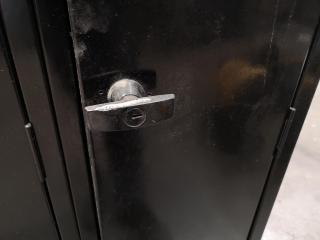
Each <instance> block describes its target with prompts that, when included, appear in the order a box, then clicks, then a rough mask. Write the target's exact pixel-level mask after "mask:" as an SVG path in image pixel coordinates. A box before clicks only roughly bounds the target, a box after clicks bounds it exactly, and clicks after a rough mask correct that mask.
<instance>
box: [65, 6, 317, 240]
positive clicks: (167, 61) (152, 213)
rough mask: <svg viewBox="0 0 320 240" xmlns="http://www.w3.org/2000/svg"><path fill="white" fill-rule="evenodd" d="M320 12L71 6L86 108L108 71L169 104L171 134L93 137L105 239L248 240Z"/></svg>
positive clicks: (165, 129) (156, 130)
mask: <svg viewBox="0 0 320 240" xmlns="http://www.w3.org/2000/svg"><path fill="white" fill-rule="evenodd" d="M319 8H320V6H319V2H318V1H316V0H309V1H302V0H298V1H289V0H285V1H280V0H275V1H269V0H265V1H251V0H247V1H240V2H239V1H206V0H202V1H179V0H176V1H166V2H164V1H159V0H152V1H142V0H136V1H85V0H73V1H69V14H70V19H71V26H72V35H73V39H74V46H75V55H76V61H77V67H78V73H79V76H78V77H79V80H80V86H81V89H80V90H81V94H82V100H83V103H84V105H88V102H89V101H90V94H89V90H88V89H87V88H86V87H83V86H89V85H90V81H93V82H95V79H96V78H103V77H104V76H108V74H109V73H110V72H113V71H120V72H121V71H124V72H127V71H139V70H145V69H148V70H151V71H155V72H156V75H157V80H156V87H155V89H154V90H153V92H152V94H157V93H166V92H170V93H175V94H176V111H175V116H174V118H173V119H172V120H169V121H167V122H166V123H161V124H159V125H158V126H156V127H152V128H147V129H143V130H135V131H124V132H119V133H102V132H99V131H91V132H90V133H89V135H90V136H89V138H90V139H91V140H92V142H91V144H92V146H89V147H90V148H91V150H92V152H91V153H92V154H91V157H92V161H91V164H92V168H93V171H94V172H93V176H94V177H95V179H94V181H95V187H96V189H95V190H96V192H95V194H96V201H97V207H98V214H99V220H100V229H101V235H102V238H103V239H108V238H109V239H110V238H111V239H116V240H118V239H127V238H130V239H172V240H180V239H184V240H189V239H190V240H193V239H226V240H234V239H247V237H248V234H249V230H250V227H251V224H252V222H253V220H254V216H255V212H256V209H257V206H258V203H259V201H260V196H261V193H262V189H263V187H264V184H265V181H266V178H267V175H268V172H269V167H270V165H271V162H272V160H273V154H274V148H275V146H276V144H277V139H278V137H279V135H280V132H281V128H282V125H283V122H284V120H285V117H286V114H287V111H288V109H289V106H290V103H291V100H292V98H293V94H294V91H295V89H296V87H297V84H298V80H299V76H300V71H301V69H302V67H303V64H304V59H305V57H306V55H307V51H308V49H309V46H310V43H311V39H312V36H313V34H314V29H315V26H316V24H317V21H318V16H319ZM306 13H308V14H306ZM137 80H139V79H137ZM106 81H108V78H106ZM91 90H92V89H91ZM100 90H101V89H97V92H98V91H100Z"/></svg>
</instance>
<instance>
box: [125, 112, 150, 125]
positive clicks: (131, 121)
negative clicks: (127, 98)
mask: <svg viewBox="0 0 320 240" xmlns="http://www.w3.org/2000/svg"><path fill="white" fill-rule="evenodd" d="M123 120H124V123H125V124H126V125H127V126H128V127H132V128H134V127H140V126H141V125H143V124H144V122H145V121H146V113H145V111H144V110H142V109H140V108H131V109H128V110H127V111H125V114H124V118H123Z"/></svg>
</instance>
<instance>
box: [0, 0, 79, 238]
mask: <svg viewBox="0 0 320 240" xmlns="http://www.w3.org/2000/svg"><path fill="white" fill-rule="evenodd" d="M31 3H32V2H31V1H29V0H21V1H20V0H17V1H16V0H1V1H0V13H1V18H2V19H1V21H2V22H3V28H4V31H5V35H6V41H7V44H8V47H7V50H8V53H9V55H10V59H11V63H12V68H13V71H14V74H15V75H16V77H17V81H18V82H19V86H20V89H21V95H22V98H23V101H24V103H25V107H26V112H27V114H28V117H29V119H30V122H31V124H32V126H33V131H34V135H35V138H36V139H37V144H38V149H39V154H40V155H41V160H42V164H43V168H44V172H45V177H44V179H43V180H44V184H45V186H46V189H47V193H48V196H49V198H50V200H49V202H50V205H51V207H52V210H53V214H54V219H55V222H56V224H57V227H58V231H59V234H60V237H61V239H62V240H64V239H71V240H77V239H80V234H79V227H78V224H77V221H76V217H75V211H74V206H73V199H72V195H71V192H70V185H69V180H68V174H67V172H66V168H65V161H64V158H65V157H64V149H63V148H62V145H61V142H60V135H59V132H58V129H57V124H56V116H55V111H54V106H53V102H52V98H51V90H50V86H49V85H48V82H47V76H46V68H45V65H44V63H43V59H42V58H43V55H42V54H43V53H42V49H41V45H40V39H39V35H38V30H37V27H36V18H35V14H34V9H33V7H32V4H31ZM31 219H32V218H30V220H31Z"/></svg>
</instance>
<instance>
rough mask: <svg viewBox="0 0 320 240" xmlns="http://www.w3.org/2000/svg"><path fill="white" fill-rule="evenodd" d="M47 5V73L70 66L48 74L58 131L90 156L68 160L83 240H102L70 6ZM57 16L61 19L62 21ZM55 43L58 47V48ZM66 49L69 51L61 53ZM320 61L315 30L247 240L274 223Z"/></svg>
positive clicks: (58, 0) (60, 0)
mask: <svg viewBox="0 0 320 240" xmlns="http://www.w3.org/2000/svg"><path fill="white" fill-rule="evenodd" d="M43 2H44V1H41V0H34V3H35V8H36V13H37V17H38V23H39V24H38V27H39V32H40V34H41V36H42V37H41V39H42V42H41V43H42V47H43V52H44V53H45V58H46V67H47V69H50V68H51V67H52V68H54V67H55V66H59V65H60V64H61V65H62V64H63V65H66V66H69V67H68V68H66V69H65V72H64V73H63V74H62V73H59V72H57V71H54V70H52V71H48V78H49V82H50V86H51V91H52V96H53V102H54V105H55V111H56V116H57V122H58V127H59V129H60V130H62V129H63V131H64V132H63V133H61V135H66V136H68V135H70V136H80V135H81V139H80V137H79V138H78V139H74V141H78V143H77V144H79V146H80V145H81V146H82V149H80V150H81V151H80V152H81V153H82V154H83V156H84V155H85V157H82V158H81V156H78V157H79V161H78V162H77V163H74V162H72V159H71V158H68V157H66V158H65V160H66V165H67V168H68V173H69V178H70V185H71V189H72V192H73V197H74V202H75V210H76V212H77V218H78V222H79V226H80V232H81V233H82V234H83V235H88V234H89V235H90V234H92V235H91V236H93V235H95V236H94V237H93V238H89V239H97V238H98V237H99V230H98V225H97V219H96V218H97V216H96V211H97V210H96V209H94V208H95V203H94V199H93V191H92V188H93V185H92V179H90V177H91V175H90V171H89V169H90V166H89V160H88V156H87V149H86V140H85V126H84V122H83V116H82V110H81V103H80V97H79V83H78V80H77V69H76V66H75V62H74V53H73V46H72V39H71V35H70V26H69V19H68V9H67V2H66V0H55V1H46V3H43ZM57 15H58V16H59V19H57V17H56V16H57ZM318 25H319V24H318ZM52 29H55V31H54V36H53V35H52ZM56 42H58V43H59V44H55V43H56ZM61 46H64V47H63V48H61ZM59 56H60V57H59ZM319 61H320V30H319V27H318V26H317V28H316V29H315V30H314V35H313V41H312V44H311V46H310V48H309V53H308V55H307V58H306V61H305V64H304V67H303V71H302V72H301V75H300V79H299V84H298V87H297V89H296V90H295V93H294V98H293V100H292V103H291V108H292V109H294V110H295V111H294V112H295V114H294V116H293V115H291V116H292V118H291V119H290V124H289V125H288V124H285V120H284V122H283V129H279V141H280V138H282V139H281V142H282V144H281V146H282V148H281V149H280V150H278V153H277V154H276V155H275V157H274V159H273V161H272V165H271V168H270V169H269V174H268V178H267V180H266V183H265V187H264V189H263V193H262V195H261V198H260V203H259V206H258V208H257V210H256V214H255V218H254V221H253V222H252V225H251V230H250V233H249V236H248V239H250V240H258V239H261V237H262V234H263V230H264V228H265V225H266V223H267V220H268V218H269V215H270V212H271V209H272V206H273V204H274V201H275V199H276V196H277V193H278V191H279V188H280V185H281V182H282V179H283V177H284V175H285V172H286V169H287V166H288V164H289V162H290V158H291V155H292V152H293V150H294V147H295V144H296V142H297V139H298V136H299V133H300V131H301V128H302V125H303V122H304V119H305V117H306V114H307V112H308V109H309V107H310V104H311V101H312V97H313V95H314V92H315V90H316V87H317V84H318V81H319V78H320V66H318V62H319ZM63 102H69V103H70V105H69V106H68V109H67V108H64V107H63V106H62V103H63ZM72 103H74V104H72ZM71 108H72V109H71ZM64 115H68V116H69V118H73V119H76V121H77V124H76V125H75V126H70V125H69V124H70V121H69V120H68V119H65V118H63V117H62V116H64ZM66 126H69V127H66ZM283 131H285V134H282V132H283ZM62 146H63V148H64V150H65V151H70V152H73V151H74V149H73V148H72V146H70V144H66V143H63V142H62ZM80 158H81V160H80ZM81 164H82V165H81ZM79 168H80V169H81V171H80V172H78V173H77V174H74V173H75V172H77V171H78V170H79ZM85 168H87V171H85V170H84V169H85ZM84 181H85V182H86V184H85V186H83V188H82V187H81V186H79V185H80V184H79V182H84ZM80 189H84V190H85V192H82V193H81V194H80V193H79V191H80ZM88 213H90V216H89V219H91V221H94V223H95V226H93V225H92V224H91V223H89V222H88V221H87V220H88V218H86V217H85V214H88ZM94 231H96V232H95V234H94V233H93V232H94Z"/></svg>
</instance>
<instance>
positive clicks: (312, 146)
mask: <svg viewBox="0 0 320 240" xmlns="http://www.w3.org/2000/svg"><path fill="white" fill-rule="evenodd" d="M262 240H320V87H318V89H317V91H316V94H315V96H314V99H313V101H312V105H311V108H310V109H309V113H308V115H307V118H306V121H305V123H304V126H303V128H302V131H301V134H300V137H299V140H298V143H297V145H296V148H295V151H294V153H293V155H292V158H291V161H290V164H289V167H288V170H287V172H286V175H285V178H284V180H283V182H282V186H281V188H280V192H279V194H278V197H277V200H276V202H275V205H274V207H273V210H272V213H271V216H270V218H269V222H268V224H267V227H266V229H265V232H264V235H263V238H262Z"/></svg>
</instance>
